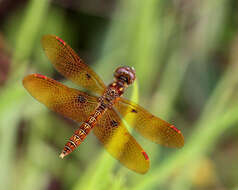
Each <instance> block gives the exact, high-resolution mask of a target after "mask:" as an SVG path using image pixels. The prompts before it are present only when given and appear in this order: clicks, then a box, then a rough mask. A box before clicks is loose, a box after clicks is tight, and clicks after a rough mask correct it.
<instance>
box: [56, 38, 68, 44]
mask: <svg viewBox="0 0 238 190" xmlns="http://www.w3.org/2000/svg"><path fill="white" fill-rule="evenodd" d="M56 39H57V40H58V41H59V42H60V43H62V44H63V45H64V46H65V45H66V43H65V42H64V40H62V39H61V38H59V37H57V36H56Z"/></svg>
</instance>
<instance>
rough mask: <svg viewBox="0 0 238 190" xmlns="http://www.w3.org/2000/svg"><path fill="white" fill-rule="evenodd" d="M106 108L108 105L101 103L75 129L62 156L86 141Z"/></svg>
mask: <svg viewBox="0 0 238 190" xmlns="http://www.w3.org/2000/svg"><path fill="white" fill-rule="evenodd" d="M106 109H107V108H106V107H103V106H102V105H101V104H99V106H98V107H97V108H96V110H95V111H94V113H93V114H91V115H90V116H89V117H88V119H87V120H86V121H85V122H83V123H82V124H81V125H80V127H79V128H78V129H77V130H76V131H74V134H73V135H72V136H71V137H70V138H69V140H68V142H67V143H66V144H65V146H64V148H63V151H62V153H61V154H60V157H61V158H64V157H65V156H67V155H68V154H70V153H71V152H73V151H74V150H75V148H77V147H78V146H79V145H80V144H81V143H82V142H83V141H84V139H85V138H86V137H87V135H88V134H89V132H90V131H91V130H92V129H93V127H94V126H95V125H96V123H97V121H98V119H99V117H101V116H102V114H103V113H104V112H105V110H106Z"/></svg>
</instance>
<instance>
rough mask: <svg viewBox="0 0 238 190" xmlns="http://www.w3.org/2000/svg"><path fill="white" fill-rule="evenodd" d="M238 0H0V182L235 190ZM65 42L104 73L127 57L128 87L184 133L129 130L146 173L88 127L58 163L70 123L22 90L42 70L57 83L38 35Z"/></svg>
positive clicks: (6, 189)
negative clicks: (177, 145) (120, 158)
mask: <svg viewBox="0 0 238 190" xmlns="http://www.w3.org/2000/svg"><path fill="white" fill-rule="evenodd" d="M237 10H238V1H237V0H209V1H208V0H190V1H189V0H172V1H165V0H120V1H116V0H114V1H113V0H111V1H109V0H98V1H95V0H78V1H77V0H53V1H48V0H0V190H15V189H16V190H40V189H47V190H56V189H57V190H63V189H72V190H119V189H120V190H155V189H156V190H157V189H162V190H164V189H166V190H180V189H181V190H187V189H202V190H203V189H209V190H210V189H217V190H226V189H231V190H238V181H237V179H238V161H237V157H238V99H237V95H238V53H237V52H238V11H237ZM44 34H55V35H57V36H59V37H61V38H62V39H64V40H65V41H66V42H67V43H68V44H70V45H71V46H72V48H73V49H75V51H76V52H77V53H78V54H79V55H80V56H81V57H82V58H83V59H84V60H85V62H86V63H88V64H90V66H91V67H92V68H93V69H94V70H95V71H96V72H97V73H98V74H99V75H100V76H101V77H102V78H103V80H104V81H105V83H106V84H108V83H110V82H111V80H112V74H113V71H114V70H115V69H116V68H117V67H118V66H122V65H129V66H133V67H135V69H136V72H137V79H138V80H137V83H136V85H133V86H132V87H131V88H130V89H128V93H127V94H126V96H127V97H128V98H131V99H133V100H135V101H138V102H139V104H140V105H142V106H144V107H145V108H146V109H148V110H150V111H151V112H152V113H153V114H155V115H157V116H159V117H161V118H163V119H166V120H168V121H169V122H171V123H173V124H175V125H176V126H177V127H178V128H179V129H180V130H182V132H183V134H184V136H185V146H184V147H183V148H182V149H168V148H165V147H161V146H160V145H156V144H154V143H152V142H149V141H147V140H145V139H143V138H142V137H140V136H138V135H137V134H134V133H133V134H134V135H135V136H136V138H137V140H138V141H139V142H140V144H141V145H142V146H143V147H144V149H145V150H146V151H147V153H148V155H149V157H150V159H151V169H150V170H149V172H148V173H147V174H145V175H140V174H136V173H134V172H132V171H129V170H128V169H127V168H125V167H123V166H122V165H120V164H119V163H118V162H117V161H116V160H114V158H112V157H111V156H110V155H109V154H108V153H107V152H105V150H104V148H103V147H102V146H101V144H100V143H99V142H98V141H97V139H96V137H95V136H94V135H93V134H90V135H89V136H88V137H87V139H86V140H85V142H84V143H83V144H82V145H80V147H79V148H78V150H76V151H75V152H74V153H73V154H71V155H70V156H68V157H67V158H66V159H64V160H61V159H59V158H58V155H59V153H60V152H61V149H62V148H63V145H64V144H65V142H66V140H67V139H68V138H69V137H70V136H71V134H72V132H73V131H74V129H75V128H76V127H77V124H75V123H73V122H71V121H69V120H67V119H65V118H63V117H61V116H59V115H57V114H55V113H53V112H51V111H49V110H48V109H47V108H46V107H45V106H43V105H42V104H40V103H39V102H37V101H35V100H34V99H33V98H32V97H31V96H30V95H29V94H28V93H27V91H26V90H25V89H24V88H23V86H22V79H23V77H24V76H25V75H27V74H30V73H34V72H36V73H41V74H44V75H46V76H49V77H52V78H54V79H57V80H60V81H62V82H66V84H68V85H69V86H73V84H71V83H69V82H68V81H65V79H63V77H62V76H60V75H59V74H58V73H57V72H56V71H55V69H54V68H53V67H52V65H51V63H50V62H49V61H48V60H47V58H46V56H45V55H44V53H43V50H42V47H41V44H40V39H41V37H42V35H44Z"/></svg>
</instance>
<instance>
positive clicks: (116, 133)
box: [93, 109, 150, 174]
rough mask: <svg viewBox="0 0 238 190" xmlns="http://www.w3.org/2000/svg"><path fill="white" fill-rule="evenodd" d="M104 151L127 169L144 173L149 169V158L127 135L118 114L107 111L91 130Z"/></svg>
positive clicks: (111, 110) (110, 110)
mask: <svg viewBox="0 0 238 190" xmlns="http://www.w3.org/2000/svg"><path fill="white" fill-rule="evenodd" d="M93 132H94V134H95V135H96V136H97V137H98V139H99V140H100V141H101V143H102V144H103V145H104V147H105V148H106V150H107V151H108V152H109V153H110V154H111V155H112V156H113V157H115V158H116V159H117V160H119V161H120V162H121V163H122V164H123V165H124V166H126V167H127V168H129V169H131V170H133V171H135V172H138V173H142V174H143V173H146V172H147V171H148V169H149V167H150V161H149V157H148V156H147V154H146V152H145V151H144V150H143V149H142V148H141V146H140V145H139V144H138V143H137V142H136V140H135V139H134V138H133V137H132V136H131V135H130V134H129V132H128V131H127V129H126V127H125V125H124V124H123V122H122V120H121V119H120V117H119V116H118V114H117V113H116V112H115V111H114V110H113V109H109V110H107V111H106V112H105V114H104V115H103V116H102V117H101V118H100V120H99V121H98V124H96V126H95V127H94V129H93Z"/></svg>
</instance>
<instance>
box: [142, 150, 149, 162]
mask: <svg viewBox="0 0 238 190" xmlns="http://www.w3.org/2000/svg"><path fill="white" fill-rule="evenodd" d="M141 153H142V154H143V156H144V157H145V159H146V160H149V156H148V155H147V154H146V152H145V151H142V152H141Z"/></svg>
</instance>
